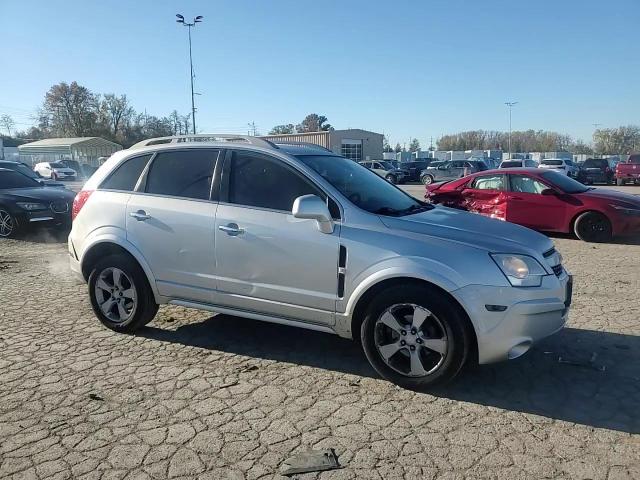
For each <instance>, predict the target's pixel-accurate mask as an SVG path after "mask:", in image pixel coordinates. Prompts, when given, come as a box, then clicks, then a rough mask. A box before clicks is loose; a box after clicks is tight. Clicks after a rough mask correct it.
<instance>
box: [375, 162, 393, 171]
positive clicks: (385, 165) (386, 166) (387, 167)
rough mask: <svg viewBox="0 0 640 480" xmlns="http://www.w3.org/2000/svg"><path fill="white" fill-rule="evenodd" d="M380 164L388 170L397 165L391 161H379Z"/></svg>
mask: <svg viewBox="0 0 640 480" xmlns="http://www.w3.org/2000/svg"><path fill="white" fill-rule="evenodd" d="M378 163H379V164H380V165H382V166H383V168H386V169H387V170H393V169H394V168H395V167H394V166H393V165H392V164H391V163H389V162H378Z"/></svg>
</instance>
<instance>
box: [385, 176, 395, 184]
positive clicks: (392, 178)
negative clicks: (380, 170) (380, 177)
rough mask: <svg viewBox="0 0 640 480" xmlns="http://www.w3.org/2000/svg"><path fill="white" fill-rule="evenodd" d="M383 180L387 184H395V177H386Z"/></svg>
mask: <svg viewBox="0 0 640 480" xmlns="http://www.w3.org/2000/svg"><path fill="white" fill-rule="evenodd" d="M384 178H385V180H386V181H387V182H389V183H393V184H394V185H395V184H396V183H397V179H396V177H395V175H387V176H386V177H384Z"/></svg>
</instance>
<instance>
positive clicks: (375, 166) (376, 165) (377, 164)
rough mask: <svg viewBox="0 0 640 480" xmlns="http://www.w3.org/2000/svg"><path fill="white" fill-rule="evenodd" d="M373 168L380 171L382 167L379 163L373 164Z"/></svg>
mask: <svg viewBox="0 0 640 480" xmlns="http://www.w3.org/2000/svg"><path fill="white" fill-rule="evenodd" d="M373 168H377V169H381V168H382V165H380V164H379V163H374V164H373Z"/></svg>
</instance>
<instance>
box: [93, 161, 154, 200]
mask: <svg viewBox="0 0 640 480" xmlns="http://www.w3.org/2000/svg"><path fill="white" fill-rule="evenodd" d="M150 158H151V155H142V156H140V157H134V158H130V159H129V160H127V161H125V162H124V163H123V164H122V165H120V166H119V167H118V168H116V170H115V171H114V172H113V173H112V174H111V175H110V176H109V177H108V178H107V179H106V180H105V181H104V182H102V185H100V188H102V189H105V190H125V191H127V192H132V191H133V189H134V188H135V186H136V183H138V178H140V174H141V173H142V170H144V167H146V165H147V162H148V161H149V159H150Z"/></svg>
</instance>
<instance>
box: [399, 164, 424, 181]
mask: <svg viewBox="0 0 640 480" xmlns="http://www.w3.org/2000/svg"><path fill="white" fill-rule="evenodd" d="M429 163H430V160H417V161H412V162H393V165H394V166H395V167H396V168H400V169H401V170H404V171H405V172H407V177H406V181H407V182H419V181H420V174H421V173H422V171H423V170H424V169H425V168H427V167H428V166H429Z"/></svg>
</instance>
